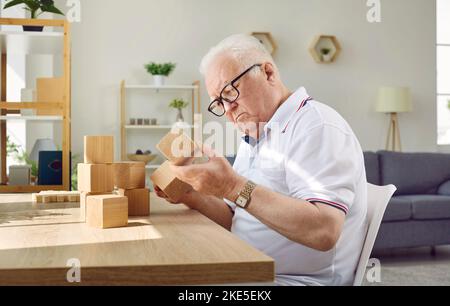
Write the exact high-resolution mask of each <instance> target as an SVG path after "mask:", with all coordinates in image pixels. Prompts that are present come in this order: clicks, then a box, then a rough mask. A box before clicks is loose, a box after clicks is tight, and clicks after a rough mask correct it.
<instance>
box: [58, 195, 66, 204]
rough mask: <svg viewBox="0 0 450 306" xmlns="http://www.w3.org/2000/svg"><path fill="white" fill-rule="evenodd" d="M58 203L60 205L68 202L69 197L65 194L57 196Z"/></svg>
mask: <svg viewBox="0 0 450 306" xmlns="http://www.w3.org/2000/svg"><path fill="white" fill-rule="evenodd" d="M56 202H58V203H64V202H67V196H66V195H64V194H59V195H57V196H56Z"/></svg>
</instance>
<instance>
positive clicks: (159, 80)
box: [153, 75, 166, 86]
mask: <svg viewBox="0 0 450 306" xmlns="http://www.w3.org/2000/svg"><path fill="white" fill-rule="evenodd" d="M165 81H166V77H165V76H163V75H154V76H153V84H154V85H155V86H164V83H165Z"/></svg>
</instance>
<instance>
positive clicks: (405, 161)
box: [379, 151, 450, 195]
mask: <svg viewBox="0 0 450 306" xmlns="http://www.w3.org/2000/svg"><path fill="white" fill-rule="evenodd" d="M379 155H380V170H381V171H380V173H381V185H388V184H394V185H395V186H396V187H397V192H396V193H395V195H415V194H436V193H437V191H438V188H439V186H440V185H441V184H442V183H443V182H445V181H448V180H450V154H437V153H398V152H387V151H380V152H379Z"/></svg>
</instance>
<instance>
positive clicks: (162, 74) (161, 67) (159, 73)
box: [145, 62, 176, 86]
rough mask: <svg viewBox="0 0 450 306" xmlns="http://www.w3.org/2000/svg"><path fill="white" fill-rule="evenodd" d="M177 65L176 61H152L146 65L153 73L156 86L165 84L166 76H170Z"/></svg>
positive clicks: (148, 70) (149, 71)
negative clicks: (158, 62) (159, 62)
mask: <svg viewBox="0 0 450 306" xmlns="http://www.w3.org/2000/svg"><path fill="white" fill-rule="evenodd" d="M175 67H176V64H174V63H163V64H157V63H154V62H151V63H149V64H147V65H145V69H147V72H148V73H150V74H151V75H153V81H154V84H155V86H163V85H164V81H165V78H166V77H168V76H169V75H170V74H171V73H172V72H173V70H174V69H175Z"/></svg>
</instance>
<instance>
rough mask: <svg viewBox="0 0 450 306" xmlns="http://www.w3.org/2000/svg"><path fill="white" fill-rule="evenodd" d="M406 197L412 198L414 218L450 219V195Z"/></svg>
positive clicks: (407, 197)
mask: <svg viewBox="0 0 450 306" xmlns="http://www.w3.org/2000/svg"><path fill="white" fill-rule="evenodd" d="M404 198H405V199H410V200H411V203H412V215H413V219H414V220H439V219H440V220H445V219H450V196H441V195H415V196H406V197H404Z"/></svg>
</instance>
